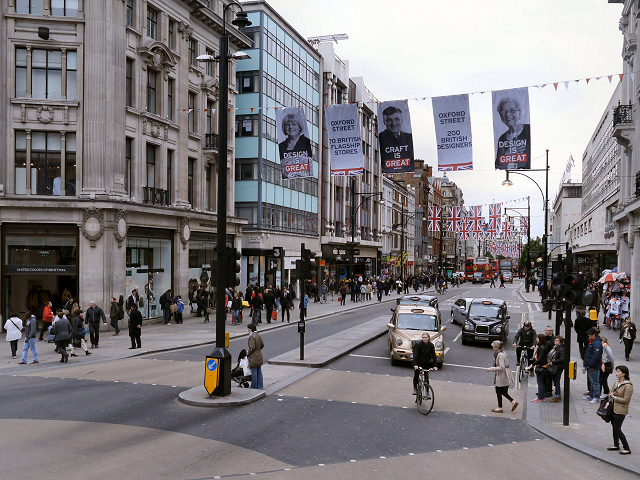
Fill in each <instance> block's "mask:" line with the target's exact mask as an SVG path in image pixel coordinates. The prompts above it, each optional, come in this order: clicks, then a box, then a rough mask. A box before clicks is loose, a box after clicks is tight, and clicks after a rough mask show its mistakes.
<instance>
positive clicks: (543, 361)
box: [529, 333, 547, 402]
mask: <svg viewBox="0 0 640 480" xmlns="http://www.w3.org/2000/svg"><path fill="white" fill-rule="evenodd" d="M536 344H537V347H536V351H535V353H534V354H533V365H531V366H530V367H529V368H535V372H536V380H537V382H538V396H537V397H536V398H534V399H533V400H531V401H532V402H544V387H545V383H544V380H545V374H546V367H547V337H545V335H544V333H539V334H538V336H537V337H536Z"/></svg>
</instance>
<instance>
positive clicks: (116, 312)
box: [109, 297, 124, 337]
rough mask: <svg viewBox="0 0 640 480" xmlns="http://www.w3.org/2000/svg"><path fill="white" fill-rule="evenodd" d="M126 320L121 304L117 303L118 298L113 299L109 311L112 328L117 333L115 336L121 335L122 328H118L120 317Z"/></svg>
mask: <svg viewBox="0 0 640 480" xmlns="http://www.w3.org/2000/svg"><path fill="white" fill-rule="evenodd" d="M121 315H122V318H124V311H123V309H122V307H121V306H120V304H119V303H118V302H117V301H116V297H111V309H110V310H109V319H110V320H111V322H110V323H111V326H112V327H113V328H114V330H115V333H114V334H113V336H114V337H115V336H117V335H118V334H119V333H120V327H119V326H118V321H119V320H120V316H121Z"/></svg>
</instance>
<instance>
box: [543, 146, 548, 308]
mask: <svg viewBox="0 0 640 480" xmlns="http://www.w3.org/2000/svg"><path fill="white" fill-rule="evenodd" d="M548 242H549V149H547V163H546V167H545V194H544V262H543V270H542V284H543V288H544V290H542V299H543V300H545V299H547V298H548V292H547V290H548V286H547V264H548V259H547V255H548V253H547V251H548V247H547V243H548Z"/></svg>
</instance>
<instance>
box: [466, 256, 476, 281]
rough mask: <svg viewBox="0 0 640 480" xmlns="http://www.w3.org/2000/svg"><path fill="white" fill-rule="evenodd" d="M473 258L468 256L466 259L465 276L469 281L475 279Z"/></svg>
mask: <svg viewBox="0 0 640 480" xmlns="http://www.w3.org/2000/svg"><path fill="white" fill-rule="evenodd" d="M473 272H474V269H473V258H467V259H466V260H465V261H464V277H465V278H466V279H467V282H472V281H473Z"/></svg>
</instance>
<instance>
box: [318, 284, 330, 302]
mask: <svg viewBox="0 0 640 480" xmlns="http://www.w3.org/2000/svg"><path fill="white" fill-rule="evenodd" d="M327 293H329V287H327V282H325V281H324V280H323V281H322V286H321V287H320V294H321V295H322V300H321V302H322V303H327Z"/></svg>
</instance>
